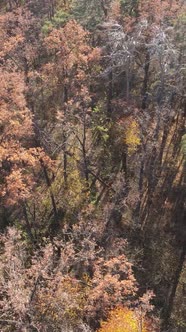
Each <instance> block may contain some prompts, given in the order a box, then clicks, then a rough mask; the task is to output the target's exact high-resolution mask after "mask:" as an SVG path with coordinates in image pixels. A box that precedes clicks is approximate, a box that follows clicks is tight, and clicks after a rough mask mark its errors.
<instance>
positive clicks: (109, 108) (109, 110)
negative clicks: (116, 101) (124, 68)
mask: <svg viewBox="0 0 186 332" xmlns="http://www.w3.org/2000/svg"><path fill="white" fill-rule="evenodd" d="M112 76H113V74H112V70H111V72H110V74H109V83H108V90H107V114H108V118H109V119H110V118H111V116H112V98H113V87H112V78H113V77H112Z"/></svg>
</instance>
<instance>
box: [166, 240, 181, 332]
mask: <svg viewBox="0 0 186 332" xmlns="http://www.w3.org/2000/svg"><path fill="white" fill-rule="evenodd" d="M185 255H186V241H185V243H184V244H183V248H182V250H181V253H180V258H179V262H178V266H177V270H176V273H175V276H174V280H173V283H172V288H171V292H170V295H169V298H168V301H167V303H166V305H165V308H164V310H163V314H162V316H163V322H162V331H163V330H164V329H165V328H166V327H167V325H168V323H169V319H170V317H171V313H172V309H173V303H174V298H175V295H176V289H177V286H178V283H179V280H180V276H181V272H182V268H183V265H184V261H185Z"/></svg>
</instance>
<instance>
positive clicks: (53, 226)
mask: <svg viewBox="0 0 186 332" xmlns="http://www.w3.org/2000/svg"><path fill="white" fill-rule="evenodd" d="M40 163H41V166H42V168H43V173H44V176H45V180H46V184H47V186H48V189H49V192H50V199H51V203H52V208H53V214H54V222H53V223H52V224H51V230H52V231H55V230H57V229H58V227H59V218H58V211H57V206H56V201H55V197H54V194H53V192H52V189H51V181H50V178H49V175H48V172H47V168H46V166H45V165H44V163H43V161H42V160H40Z"/></svg>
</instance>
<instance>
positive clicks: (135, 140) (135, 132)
mask: <svg viewBox="0 0 186 332" xmlns="http://www.w3.org/2000/svg"><path fill="white" fill-rule="evenodd" d="M126 144H127V146H128V152H129V154H130V153H132V152H135V151H136V149H137V147H138V145H140V137H139V125H138V123H137V122H136V121H135V120H133V121H132V122H130V124H129V126H128V128H127V129H126Z"/></svg>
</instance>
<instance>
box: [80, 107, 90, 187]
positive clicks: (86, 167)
mask: <svg viewBox="0 0 186 332" xmlns="http://www.w3.org/2000/svg"><path fill="white" fill-rule="evenodd" d="M82 152H83V162H84V173H85V180H86V183H87V187H89V185H88V181H89V171H88V162H87V153H86V114H85V113H84V119H83V142H82Z"/></svg>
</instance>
